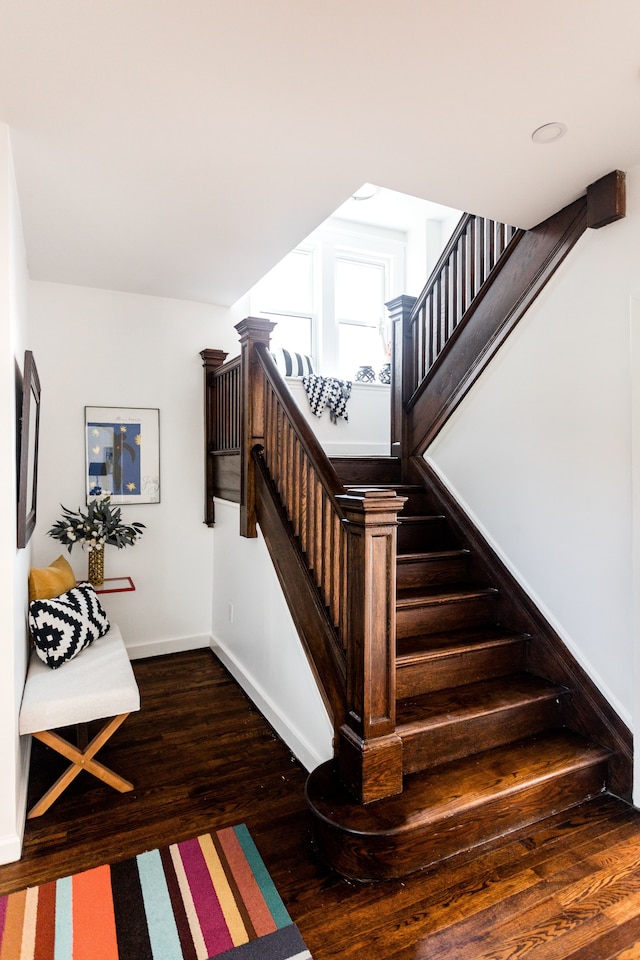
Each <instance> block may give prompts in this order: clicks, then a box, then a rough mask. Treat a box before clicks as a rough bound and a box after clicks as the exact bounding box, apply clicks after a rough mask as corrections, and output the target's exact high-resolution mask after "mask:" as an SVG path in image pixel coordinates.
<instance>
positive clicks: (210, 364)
mask: <svg viewBox="0 0 640 960" xmlns="http://www.w3.org/2000/svg"><path fill="white" fill-rule="evenodd" d="M200 356H201V357H202V366H203V367H204V522H205V523H206V525H207V526H208V527H212V526H213V525H214V522H215V514H214V505H213V456H212V453H213V451H214V450H215V448H216V440H217V437H216V404H217V397H216V390H215V378H214V373H215V371H216V370H217V369H218V367H221V366H222V364H223V363H224V362H225V360H226V359H227V354H226V353H225V352H224V350H201V351H200Z"/></svg>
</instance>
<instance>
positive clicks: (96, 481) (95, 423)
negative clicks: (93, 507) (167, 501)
mask: <svg viewBox="0 0 640 960" xmlns="http://www.w3.org/2000/svg"><path fill="white" fill-rule="evenodd" d="M84 437H85V487H86V497H87V503H89V502H90V501H91V500H94V499H95V498H96V497H100V496H105V495H106V494H108V495H109V497H110V500H111V503H112V504H116V505H118V504H131V503H135V504H137V503H160V411H159V410H158V409H157V408H156V407H85V408H84Z"/></svg>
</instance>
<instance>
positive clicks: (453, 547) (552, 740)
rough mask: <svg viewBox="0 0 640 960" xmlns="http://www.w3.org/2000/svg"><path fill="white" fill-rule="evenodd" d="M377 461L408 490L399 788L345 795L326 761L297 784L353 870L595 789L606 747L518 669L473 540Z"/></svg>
mask: <svg viewBox="0 0 640 960" xmlns="http://www.w3.org/2000/svg"><path fill="white" fill-rule="evenodd" d="M333 463H334V467H335V468H336V470H337V472H338V474H339V475H340V472H341V467H340V461H339V460H334V461H333ZM353 469H354V461H349V464H348V469H347V471H346V473H347V475H348V474H349V473H352V472H353ZM362 469H366V466H364V465H363V466H362ZM388 470H389V476H388V478H387V484H380V483H378V484H377V486H382V487H384V486H390V487H391V488H392V489H395V490H396V492H397V493H398V494H400V495H402V496H406V497H407V502H406V504H405V507H404V509H403V511H402V513H401V514H400V516H399V527H398V534H397V537H398V549H397V598H396V635H397V647H396V650H397V653H396V732H397V733H398V735H399V736H400V738H401V740H402V766H403V791H402V793H401V794H399V795H397V796H393V797H388V798H385V799H381V800H377V801H375V802H373V803H370V804H367V805H361V804H357V803H355V802H354V801H353V799H352V797H351V796H350V794H349V793H348V792H347V791H346V790H345V789H344V788H343V787H342V786H341V785H340V783H339V780H338V778H337V777H336V775H335V771H334V767H333V763H332V762H330V763H327V764H324V765H323V766H321V767H319V768H318V769H317V770H316V771H314V772H313V773H312V774H311V776H310V777H309V781H308V785H307V800H308V803H309V806H310V809H311V811H312V813H313V816H314V836H315V842H316V846H317V849H318V851H319V853H320V855H321V856H322V857H323V858H324V859H325V860H326V861H327V862H329V863H330V864H331V865H332V866H333V867H334V868H336V869H337V870H339V871H340V872H341V873H342V874H344V875H345V876H348V877H354V878H358V879H361V880H362V879H369V880H379V879H384V878H390V877H397V876H402V875H405V874H407V873H410V872H412V871H413V870H417V869H419V868H422V867H425V866H428V865H429V864H432V863H434V862H435V861H437V860H441V859H443V858H444V857H448V856H451V855H453V854H456V853H459V852H461V851H463V850H468V849H470V848H472V847H474V846H476V845H478V844H481V843H486V842H488V841H490V840H491V839H494V838H496V837H500V836H503V835H504V834H506V833H508V832H510V831H513V830H516V829H518V828H520V827H523V826H526V825H528V824H531V823H533V822H535V821H536V820H539V819H542V818H543V817H545V816H549V815H551V814H552V813H554V812H556V811H558V810H562V809H565V808H568V807H571V806H572V805H574V804H577V803H580V802H582V801H584V800H585V799H587V798H588V797H591V796H593V795H595V794H598V793H599V792H601V791H603V790H604V789H605V785H606V783H607V761H608V755H609V752H608V751H607V750H606V749H605V748H603V747H601V746H598V745H597V744H595V743H593V742H592V741H590V740H588V739H585V738H584V737H582V736H579V735H578V734H576V733H574V732H572V731H571V730H569V729H567V728H566V726H565V714H566V711H565V703H566V700H567V698H568V696H569V691H568V690H567V688H566V687H564V686H562V685H560V684H558V683H554V682H551V681H549V680H546V679H544V678H542V677H539V676H536V675H535V673H533V672H531V671H530V670H529V669H528V648H529V644H530V643H533V642H535V641H534V639H533V638H532V637H531V636H529V635H527V634H522V633H519V632H518V631H517V630H512V629H510V627H509V623H508V622H504V621H503V605H502V604H501V597H500V593H499V591H498V590H497V589H496V588H495V587H494V586H492V585H491V584H488V583H482V582H480V583H478V582H476V581H475V580H474V578H473V573H472V572H473V556H472V551H471V550H470V549H469V548H468V547H467V546H465V545H464V544H460V543H458V542H457V541H456V536H455V534H454V531H453V530H452V528H451V525H450V524H449V523H448V521H447V518H446V517H445V516H443V515H442V513H441V512H440V511H439V510H438V509H437V506H436V509H435V510H434V504H433V503H430V502H429V497H428V495H427V492H426V490H425V488H424V487H422V486H406V485H401V484H398V483H395V482H394V476H397V471H398V464H397V462H396V461H393V460H391V459H390V460H389V461H388ZM380 472H381V467H380V463H378V464H377V465H376V470H375V473H376V475H377V476H378V477H379V476H380ZM343 479H345V480H346V482H345V489H346V490H347V491H349V490H350V489H353V485H351V484H350V483H349V481H348V476H346V477H345V476H344V474H343ZM357 486H358V487H361V486H362V484H361V483H358V484H357Z"/></svg>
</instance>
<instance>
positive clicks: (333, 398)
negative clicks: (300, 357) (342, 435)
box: [302, 373, 351, 423]
mask: <svg viewBox="0 0 640 960" xmlns="http://www.w3.org/2000/svg"><path fill="white" fill-rule="evenodd" d="M302 385H303V386H304V389H305V390H306V392H307V397H308V399H309V406H310V407H311V410H312V412H313V413H315V415H316V417H321V416H322V414H323V412H324V408H325V407H329V416H330V417H331V421H332V423H337V422H338V417H342V418H343V419H344V420H348V419H349V416H348V414H347V401H348V399H349V397H350V396H351V381H350V380H336V378H335V377H320V376H319V375H318V374H317V373H312V374H310V376H308V377H303V378H302Z"/></svg>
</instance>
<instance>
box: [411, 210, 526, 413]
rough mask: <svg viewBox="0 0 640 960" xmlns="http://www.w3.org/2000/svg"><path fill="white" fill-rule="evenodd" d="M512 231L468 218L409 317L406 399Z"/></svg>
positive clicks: (452, 330)
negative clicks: (409, 356) (409, 360)
mask: <svg viewBox="0 0 640 960" xmlns="http://www.w3.org/2000/svg"><path fill="white" fill-rule="evenodd" d="M516 233H517V231H516V228H515V227H511V226H508V225H507V224H505V223H500V222H499V221H497V220H489V219H488V218H486V217H477V216H475V215H474V214H471V213H466V214H465V215H464V216H463V217H462V218H461V220H460V223H459V224H458V226H457V227H456V229H455V230H454V232H453V234H452V236H451V238H450V240H449V242H448V244H447V246H446V247H445V249H444V250H443V252H442V255H441V257H440V259H439V260H438V262H437V264H436V265H435V267H434V268H433V271H432V272H431V276H430V277H429V279H428V280H427V283H426V285H425V287H424V290H423V291H422V293H421V294H420V296H419V297H418V299H417V300H416V302H415V304H414V306H413V309H412V311H411V315H410V317H409V336H410V341H411V350H410V355H411V357H412V365H411V366H412V369H411V371H410V377H409V380H408V382H407V383H406V384H405V385H404V391H405V396H406V398H407V399H410V397H411V395H412V394H413V393H415V391H416V390H417V389H418V388H419V387H420V384H421V383H422V382H423V380H424V379H425V378H426V376H427V374H428V373H429V370H430V369H431V367H432V366H433V365H434V364H435V362H436V361H437V359H438V357H439V356H440V354H441V353H442V351H443V350H444V349H445V347H446V346H447V344H448V343H449V341H450V340H451V337H452V336H453V334H454V333H455V331H456V329H457V327H458V325H459V323H460V322H461V320H462V319H463V317H464V315H465V314H466V312H467V310H468V308H469V307H470V306H471V304H472V302H473V301H474V300H475V299H476V297H477V296H478V295H479V293H480V291H481V289H482V287H483V286H484V284H485V282H486V281H487V279H488V278H489V275H490V274H491V273H492V271H493V269H494V268H495V266H496V265H497V263H498V261H499V260H500V259H501V258H502V256H503V254H505V252H506V251H507V248H508V247H509V245H510V243H511V241H512V240H513V238H514V236H515V235H516Z"/></svg>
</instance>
